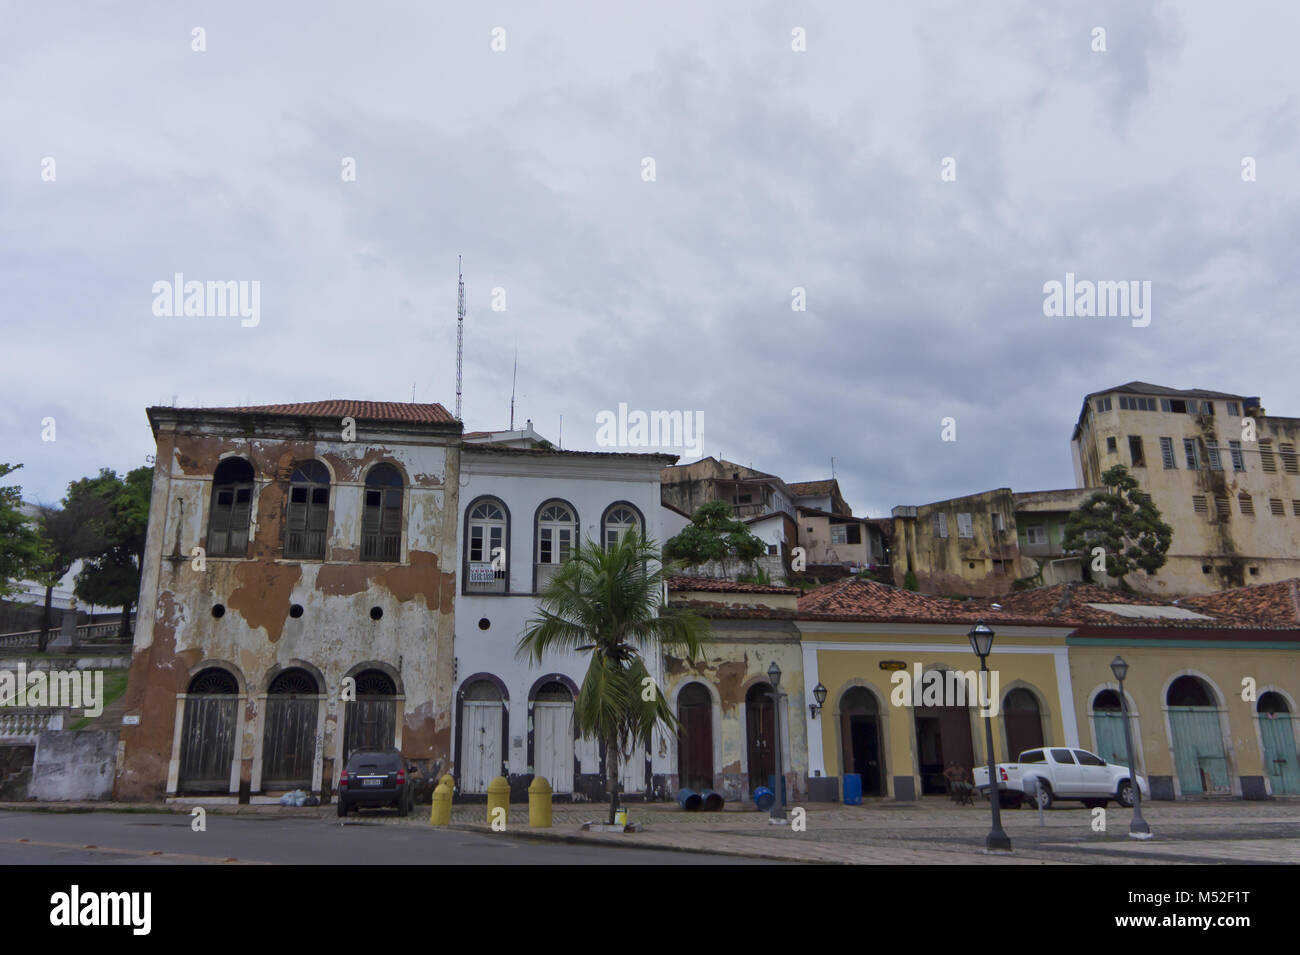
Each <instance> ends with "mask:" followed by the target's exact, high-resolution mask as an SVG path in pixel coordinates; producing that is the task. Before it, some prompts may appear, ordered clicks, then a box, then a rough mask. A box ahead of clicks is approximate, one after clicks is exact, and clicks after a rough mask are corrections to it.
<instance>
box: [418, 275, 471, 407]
mask: <svg viewBox="0 0 1300 955" xmlns="http://www.w3.org/2000/svg"><path fill="white" fill-rule="evenodd" d="M456 275H457V279H456V420H457V421H460V420H461V417H460V371H461V359H462V353H463V352H464V348H465V274H464V272H463V271H462V270H461V264H460V256H459V255H458V256H456ZM412 397H413V398H414V396H412Z"/></svg>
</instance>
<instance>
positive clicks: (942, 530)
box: [934, 511, 948, 537]
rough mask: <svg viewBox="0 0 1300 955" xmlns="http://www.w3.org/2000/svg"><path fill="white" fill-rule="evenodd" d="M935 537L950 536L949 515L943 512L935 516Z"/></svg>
mask: <svg viewBox="0 0 1300 955" xmlns="http://www.w3.org/2000/svg"><path fill="white" fill-rule="evenodd" d="M934 536H935V537H947V536H948V515H947V514H945V513H944V512H943V511H938V512H936V513H935V515H934Z"/></svg>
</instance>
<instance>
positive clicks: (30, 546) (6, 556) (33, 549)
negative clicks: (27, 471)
mask: <svg viewBox="0 0 1300 955" xmlns="http://www.w3.org/2000/svg"><path fill="white" fill-rule="evenodd" d="M21 467H22V465H21V464H3V463H0V479H3V478H4V477H5V476H6V475H9V474H11V473H13V472H14V471H17V470H18V469H19V468H21ZM46 559H47V555H46V553H45V544H44V541H43V540H42V539H41V533H40V528H39V526H38V522H37V521H34V520H32V518H30V517H28V516H27V515H26V514H24V513H23V489H22V488H21V487H19V486H17V485H14V486H12V487H0V597H9V596H12V595H13V594H16V593H18V592H19V588H18V587H17V586H15V584H16V583H17V582H18V581H20V580H27V579H31V578H34V577H35V576H36V575H37V574H38V573H40V569H41V566H42V564H43V563H44V562H45V561H46Z"/></svg>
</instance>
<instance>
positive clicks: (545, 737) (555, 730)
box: [533, 700, 573, 793]
mask: <svg viewBox="0 0 1300 955" xmlns="http://www.w3.org/2000/svg"><path fill="white" fill-rule="evenodd" d="M533 772H534V773H535V774H536V775H538V776H544V777H546V781H547V782H548V783H550V784H551V792H554V793H571V792H573V704H572V703H558V702H555V703H551V702H543V701H541V700H539V701H537V702H536V703H534V704H533Z"/></svg>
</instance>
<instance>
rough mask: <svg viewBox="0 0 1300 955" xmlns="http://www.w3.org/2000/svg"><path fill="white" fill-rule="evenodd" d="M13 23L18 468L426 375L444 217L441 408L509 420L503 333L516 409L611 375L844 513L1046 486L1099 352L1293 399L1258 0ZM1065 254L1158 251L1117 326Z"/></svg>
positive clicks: (1272, 123) (104, 456)
mask: <svg viewBox="0 0 1300 955" xmlns="http://www.w3.org/2000/svg"><path fill="white" fill-rule="evenodd" d="M3 20H4V26H3V32H2V33H0V128H2V129H3V135H2V136H0V216H2V219H0V221H2V222H3V226H2V227H0V235H2V236H3V238H2V241H3V252H2V258H0V287H2V289H3V294H2V295H0V309H2V310H3V311H2V313H0V314H3V336H2V337H0V341H3V343H4V347H3V351H4V358H3V363H2V364H0V367H2V368H3V381H2V382H0V435H2V436H3V446H2V450H0V460H9V461H12V462H22V463H23V464H24V469H23V470H22V471H20V472H19V473H18V475H16V478H17V480H18V481H19V482H20V483H22V484H23V486H24V494H25V496H26V497H28V498H29V499H36V498H40V499H43V500H46V501H49V500H55V499H58V498H59V497H61V496H62V494H63V493H64V490H65V488H66V485H67V483H68V482H69V481H71V480H74V479H76V478H78V477H81V476H82V475H85V474H90V473H94V472H95V471H96V470H97V469H98V468H99V467H101V466H107V467H113V468H115V469H117V470H118V471H119V472H121V471H125V470H127V469H130V468H132V467H136V466H138V465H140V464H142V463H144V460H145V456H146V455H148V454H150V453H152V451H153V441H152V436H151V434H150V432H149V428H148V424H147V421H146V419H145V414H144V409H145V407H146V406H148V405H150V404H157V403H166V404H170V403H171V402H172V400H173V396H175V398H176V401H177V403H178V404H180V405H183V406H197V405H207V406H214V405H231V404H243V403H249V404H262V403H272V402H291V401H308V400H315V399H322V398H328V397H348V398H362V399H376V400H396V401H408V400H410V398H411V389H412V386H413V385H414V386H415V395H416V399H417V400H420V401H439V402H442V403H443V404H444V405H446V406H447V407H448V408H449V409H451V408H453V407H454V404H455V340H456V321H455V318H456V256H457V254H458V253H462V254H463V255H464V257H465V265H464V269H465V284H466V294H467V304H468V311H469V317H468V320H467V323H466V332H465V384H464V392H465V394H464V413H465V424H466V427H467V429H471V430H473V429H498V428H504V427H506V424H507V421H508V415H509V402H510V376H511V364H512V361H513V357H514V348H515V346H516V345H517V347H518V354H519V378H518V397H517V399H516V420H517V422H522V421H523V420H524V419H527V418H531V419H532V420H533V422H534V425H535V427H536V428H537V429H538V430H539V431H541V432H542V433H543V434H544V435H546V436H548V437H550V438H551V439H552V440H556V439H557V438H558V437H559V421H560V416H561V415H563V419H564V425H563V443H564V446H565V447H569V448H580V449H593V450H594V449H596V447H597V445H596V415H597V413H598V412H599V411H601V410H603V409H616V408H617V407H618V404H619V402H627V404H628V405H629V407H630V408H633V409H646V410H652V409H682V410H694V411H702V412H703V413H704V453H705V454H714V455H717V454H719V453H721V454H722V455H724V456H726V457H728V458H730V459H732V460H735V461H739V462H741V463H747V464H748V463H752V464H753V465H754V466H755V467H758V468H760V469H763V470H766V471H771V472H774V473H777V474H780V475H782V476H783V477H784V478H785V479H786V480H788V481H798V480H811V479H816V478H821V477H825V476H828V475H829V472H830V467H831V458H832V457H834V459H835V471H836V475H837V476H838V477H839V480H840V483H841V486H842V487H843V489H844V493H845V496H846V497H847V499H848V501H849V502H850V504H852V505H853V507H854V508H855V511H856V512H857V513H859V514H866V515H869V516H882V515H884V514H887V513H888V509H889V508H890V507H892V506H893V505H896V504H921V503H926V502H928V501H932V500H936V499H939V498H944V497H949V496H954V495H959V494H964V493H970V492H975V491H979V490H985V489H988V488H992V487H999V486H1011V487H1013V488H1016V489H1018V490H1032V489H1043V488H1056V487H1068V486H1072V484H1073V474H1072V469H1071V463H1070V454H1069V448H1068V442H1069V437H1070V431H1071V428H1072V426H1073V424H1074V421H1075V419H1076V417H1077V415H1078V413H1079V408H1080V402H1081V400H1082V397H1083V396H1084V395H1085V394H1086V393H1088V392H1089V391H1094V390H1097V389H1101V388H1106V387H1110V386H1113V385H1116V384H1120V383H1122V382H1125V381H1129V380H1132V379H1141V380H1145V381H1150V382H1154V383H1159V384H1166V385H1170V386H1173V387H1179V388H1188V387H1202V388H1215V389H1222V390H1226V391H1233V392H1240V393H1244V394H1251V395H1256V394H1257V395H1261V396H1262V397H1263V403H1264V405H1265V407H1266V408H1267V409H1268V410H1269V411H1270V412H1272V413H1274V414H1290V415H1300V387H1298V386H1297V377H1298V376H1297V375H1296V361H1297V350H1296V348H1295V345H1296V342H1297V330H1296V303H1297V302H1300V281H1297V277H1296V269H1295V264H1296V262H1297V260H1298V257H1300V256H1298V253H1300V216H1298V215H1297V213H1298V212H1300V209H1298V208H1297V204H1298V203H1297V200H1298V199H1300V137H1298V135H1297V134H1298V131H1300V92H1298V90H1297V87H1298V86H1300V66H1297V60H1296V52H1295V51H1296V42H1297V36H1298V35H1300V29H1298V28H1300V5H1297V4H1295V3H1294V2H1290V0H1280V2H1275V3H1251V2H1234V3H1224V2H1214V3H1210V2H1204V3H1195V2H1179V3H1157V4H1146V3H1135V2H1132V0H1120V2H1091V3H1058V2H1052V3H1044V2H1041V0H1032V2H1023V3H1012V2H987V3H977V2H969V0H960V2H956V0H954V2H945V3H934V2H917V3H898V4H892V3H891V4H874V3H873V4H866V3H856V2H854V3H850V2H847V0H836V2H824V3H815V4H806V3H801V4H795V3H771V2H768V3H763V2H753V0H745V2H733V3H718V2H701V0H687V2H664V0H661V2H656V3H653V4H632V3H614V2H590V3H572V2H557V3H536V2H528V3H472V4H450V3H441V2H436V3H434V2H414V0H408V2H401V3H379V2H371V3H346V4H343V3H310V4H307V3H275V4H268V3H223V4H198V3H175V2H169V3H161V2H159V3H130V4H127V3H118V4H93V5H92V4H73V3H63V2H49V3H37V4H10V5H8V6H7V7H6V10H5V13H4V16H3ZM1098 26H1100V27H1103V28H1105V30H1106V46H1107V50H1106V52H1104V53H1096V52H1093V51H1092V45H1093V38H1092V31H1093V28H1094V27H1098ZM196 27H201V28H203V30H204V31H205V40H206V51H205V52H195V51H194V50H193V49H192V43H193V38H192V30H193V29H194V28H196ZM495 27H501V28H504V30H505V44H506V49H505V50H504V51H501V52H494V51H493V50H492V40H493V36H492V31H493V29H494V28H495ZM796 27H801V28H803V29H804V30H805V31H806V36H807V50H806V52H795V51H793V50H792V49H791V46H792V33H791V31H792V30H793V29H795V28H796ZM1247 156H1250V157H1254V158H1255V160H1256V162H1257V169H1258V173H1257V175H1258V180H1257V181H1255V182H1243V181H1242V173H1241V164H1242V159H1243V157H1247ZM46 157H52V158H53V159H54V160H55V169H56V179H55V180H54V181H53V182H50V181H43V179H42V168H43V167H42V163H43V160H45V158H46ZM344 157H353V158H355V162H356V181H355V182H345V181H343V179H342V176H341V174H340V172H341V164H342V161H343V159H344ZM644 157H652V158H653V159H654V161H655V167H656V169H655V171H656V179H655V181H653V182H646V181H643V178H642V160H643V158H644ZM944 157H953V158H954V159H955V160H956V173H957V177H956V181H951V182H945V181H941V178H940V171H941V162H942V160H943V159H944ZM1067 271H1070V272H1074V273H1075V274H1076V275H1077V276H1078V277H1079V278H1081V279H1093V280H1120V279H1126V280H1127V279H1137V280H1149V281H1150V282H1151V283H1152V289H1153V309H1152V316H1151V323H1150V325H1149V326H1148V327H1146V328H1135V327H1133V325H1132V323H1131V322H1130V321H1129V320H1128V319H1123V318H1121V319H1113V318H1112V319H1107V318H1047V317H1045V316H1044V315H1043V291H1042V287H1043V283H1045V282H1047V281H1051V280H1053V279H1055V280H1058V281H1059V280H1064V278H1065V273H1066V272H1067ZM176 272H182V273H184V275H185V276H186V278H188V279H198V280H203V281H206V280H231V279H233V280H245V281H252V280H256V281H258V282H260V283H261V286H260V287H261V314H260V322H259V324H257V325H256V327H241V325H240V320H239V318H231V317H226V318H221V317H205V318H195V317H191V318H172V317H157V316H155V315H154V314H153V312H152V303H153V299H154V295H153V292H152V286H153V284H154V283H155V282H157V281H160V280H168V281H169V280H170V279H171V277H172V276H173V274H174V273H176ZM497 287H500V288H502V289H504V290H505V293H506V305H507V309H506V311H504V312H494V311H493V310H492V307H491V305H492V290H493V289H494V288H497ZM795 287H801V288H803V289H805V290H806V295H807V310H806V311H803V312H797V311H793V310H792V308H791V301H792V291H791V290H792V289H793V288H795ZM947 416H951V417H953V418H955V419H956V424H957V440H956V441H955V442H951V443H945V442H943V441H941V440H940V421H941V419H943V418H944V417H947ZM46 417H53V418H55V419H56V422H57V438H56V440H55V441H53V442H48V441H42V440H41V435H42V419H44V418H46Z"/></svg>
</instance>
